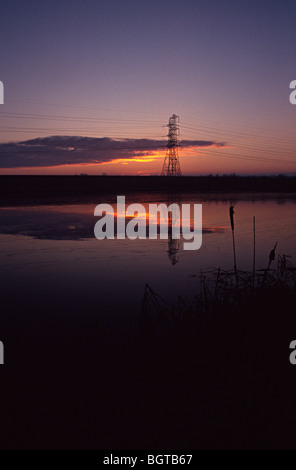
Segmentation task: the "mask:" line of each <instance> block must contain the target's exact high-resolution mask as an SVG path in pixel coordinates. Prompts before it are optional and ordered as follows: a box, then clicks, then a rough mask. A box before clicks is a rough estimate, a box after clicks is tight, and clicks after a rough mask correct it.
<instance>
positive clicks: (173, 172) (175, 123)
mask: <svg viewBox="0 0 296 470" xmlns="http://www.w3.org/2000/svg"><path fill="white" fill-rule="evenodd" d="M168 128H169V133H168V144H167V151H166V156H165V159H164V163H163V167H162V175H165V176H180V175H181V167H180V162H179V153H178V148H179V146H180V142H179V116H176V114H173V115H172V116H171V117H170V119H169V123H168Z"/></svg>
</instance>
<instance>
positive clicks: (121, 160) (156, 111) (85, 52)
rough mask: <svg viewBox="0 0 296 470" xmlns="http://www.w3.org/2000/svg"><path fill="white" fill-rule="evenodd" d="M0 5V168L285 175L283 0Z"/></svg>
mask: <svg viewBox="0 0 296 470" xmlns="http://www.w3.org/2000/svg"><path fill="white" fill-rule="evenodd" d="M0 9H1V28H0V42H1V46H0V80H1V81H2V82H3V84H4V104H1V105H0V131H1V135H0V174H77V173H78V174H79V173H88V174H102V173H106V174H143V175H146V174H160V173H161V169H162V163H163V159H164V156H165V151H166V148H165V146H166V139H167V138H166V135H167V127H166V125H167V123H168V120H169V117H170V116H171V115H172V114H174V113H175V114H177V115H178V116H179V117H180V139H181V148H180V163H181V169H182V173H183V174H184V175H195V174H196V175H198V174H209V173H214V174H225V173H237V174H272V173H276V174H278V173H287V174H296V152H295V151H296V140H295V125H296V105H295V106H293V105H292V104H291V103H290V102H289V95H290V92H291V90H290V89H289V84H290V82H291V81H292V80H296V67H295V43H296V1H295V0H293V1H291V0H286V1H285V2H282V1H275V0H269V1H264V0H261V1H259V0H257V1H253V0H240V1H237V0H233V1H232V0H183V1H182V2H181V1H180V0H179V1H176V0H170V1H167V0H158V1H156V0H146V1H143V2H139V1H135V0H125V1H122V0H120V1H119V0H107V1H105V0H99V1H98V0H83V1H82V0H71V1H70V0H54V1H52V0H51V1H49V0H42V1H41V2H40V1H37V0H36V1H35V0H27V1H24V0H22V1H20V0H2V1H1V2H0Z"/></svg>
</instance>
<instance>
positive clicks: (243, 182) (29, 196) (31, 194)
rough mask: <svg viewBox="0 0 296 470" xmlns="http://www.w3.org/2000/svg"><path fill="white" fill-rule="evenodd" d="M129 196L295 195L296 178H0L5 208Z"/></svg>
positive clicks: (227, 176) (282, 176) (232, 176)
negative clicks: (244, 193)
mask: <svg viewBox="0 0 296 470" xmlns="http://www.w3.org/2000/svg"><path fill="white" fill-rule="evenodd" d="M130 192H140V193H142V192H145V193H146V192H148V193H149V192H157V193H159V192H161V193H177V194H178V193H179V194H180V193H184V192H186V193H188V192H190V193H211V192H212V193H217V192H218V193H242V192H246V193H254V192H256V193H296V176H293V177H289V176H284V175H279V176H236V175H223V176H213V175H208V176H178V177H167V176H105V175H102V176H87V175H79V176H76V175H75V176H19V175H18V176H4V175H2V176H0V198H1V199H0V200H1V204H2V205H3V204H5V202H9V201H11V202H15V201H18V202H22V200H23V201H24V202H30V201H34V202H41V203H42V201H44V202H45V201H47V200H48V199H52V198H54V199H56V198H58V199H63V200H64V199H68V198H70V199H74V200H87V199H91V198H92V197H93V196H96V195H99V194H111V193H112V194H127V193H130Z"/></svg>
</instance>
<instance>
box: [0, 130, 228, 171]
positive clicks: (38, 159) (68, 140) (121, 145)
mask: <svg viewBox="0 0 296 470" xmlns="http://www.w3.org/2000/svg"><path fill="white" fill-rule="evenodd" d="M224 145H225V144H224V143H222V142H214V141H206V140H183V141H181V147H182V148H183V149H184V148H200V147H224ZM165 149H166V141H165V140H153V139H112V138H110V137H103V138H95V137H78V136H51V137H44V138H43V137H39V138H36V139H31V140H26V141H22V142H11V143H6V144H0V168H30V167H53V166H59V165H74V164H75V165H78V164H104V163H111V162H118V161H124V160H128V161H131V160H132V161H133V160H138V161H139V160H140V161H142V162H143V161H146V160H147V162H148V161H151V157H152V158H153V155H156V153H157V152H160V151H161V152H165ZM155 158H157V157H155Z"/></svg>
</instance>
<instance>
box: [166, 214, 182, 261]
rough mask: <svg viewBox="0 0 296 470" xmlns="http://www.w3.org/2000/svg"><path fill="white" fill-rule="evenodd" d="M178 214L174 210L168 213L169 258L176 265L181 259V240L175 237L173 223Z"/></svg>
mask: <svg viewBox="0 0 296 470" xmlns="http://www.w3.org/2000/svg"><path fill="white" fill-rule="evenodd" d="M176 217H177V214H175V213H174V210H173V211H169V213H168V236H169V238H168V240H169V241H168V251H167V254H168V256H169V260H170V261H171V263H172V265H173V266H174V265H175V264H176V263H178V261H179V256H178V253H179V240H178V239H174V238H173V224H174V221H176Z"/></svg>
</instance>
